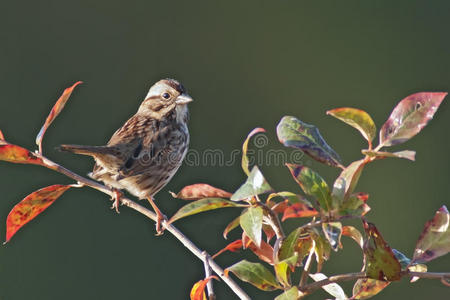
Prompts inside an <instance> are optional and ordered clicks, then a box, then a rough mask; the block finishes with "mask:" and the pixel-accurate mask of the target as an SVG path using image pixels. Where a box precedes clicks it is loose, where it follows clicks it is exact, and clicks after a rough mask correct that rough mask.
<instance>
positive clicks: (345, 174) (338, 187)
mask: <svg viewBox="0 0 450 300" xmlns="http://www.w3.org/2000/svg"><path fill="white" fill-rule="evenodd" d="M366 163H367V162H366V161H365V160H364V159H361V160H357V161H354V162H352V163H351V164H350V165H349V166H348V167H346V168H345V169H344V170H343V171H342V172H341V174H340V175H339V177H338V178H337V179H336V181H335V182H334V185H333V191H332V193H331V194H332V196H333V202H334V203H333V204H334V206H339V205H340V204H342V203H343V202H344V200H345V199H347V198H348V197H349V195H350V194H351V193H352V192H353V191H354V189H355V187H356V184H357V183H358V180H359V177H360V176H361V173H362V170H363V168H364V166H365V164H366Z"/></svg>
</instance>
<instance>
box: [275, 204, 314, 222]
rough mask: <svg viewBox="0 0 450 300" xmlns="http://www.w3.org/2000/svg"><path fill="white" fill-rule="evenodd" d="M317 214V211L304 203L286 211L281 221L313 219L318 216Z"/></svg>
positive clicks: (292, 206) (293, 205)
mask: <svg viewBox="0 0 450 300" xmlns="http://www.w3.org/2000/svg"><path fill="white" fill-rule="evenodd" d="M317 214H318V212H317V210H315V209H314V208H313V207H309V206H307V205H305V204H303V203H294V204H292V205H291V206H289V207H288V208H286V209H285V210H284V213H283V218H282V219H281V221H284V220H286V219H289V218H304V217H312V216H316V215H317Z"/></svg>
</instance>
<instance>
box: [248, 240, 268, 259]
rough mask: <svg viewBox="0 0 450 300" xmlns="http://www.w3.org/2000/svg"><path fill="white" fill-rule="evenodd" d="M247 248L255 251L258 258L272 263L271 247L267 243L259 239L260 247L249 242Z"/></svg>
mask: <svg viewBox="0 0 450 300" xmlns="http://www.w3.org/2000/svg"><path fill="white" fill-rule="evenodd" d="M248 248H249V249H250V250H252V251H253V253H255V254H256V255H257V256H258V257H259V259H261V260H262V261H265V262H266V263H268V264H270V265H273V248H272V246H270V245H269V244H268V243H266V242H264V241H261V247H259V248H258V247H257V246H256V245H255V243H253V242H251V243H250V245H248Z"/></svg>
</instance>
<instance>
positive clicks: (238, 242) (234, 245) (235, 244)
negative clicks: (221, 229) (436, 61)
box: [212, 240, 242, 258]
mask: <svg viewBox="0 0 450 300" xmlns="http://www.w3.org/2000/svg"><path fill="white" fill-rule="evenodd" d="M241 248H242V240H235V241H234V242H231V243H229V244H228V245H227V246H226V247H225V248H223V249H222V250H220V251H219V252H217V253H216V254H214V255H213V256H212V258H216V257H217V256H219V255H220V254H222V253H224V252H226V251H231V252H237V251H238V250H239V249H241Z"/></svg>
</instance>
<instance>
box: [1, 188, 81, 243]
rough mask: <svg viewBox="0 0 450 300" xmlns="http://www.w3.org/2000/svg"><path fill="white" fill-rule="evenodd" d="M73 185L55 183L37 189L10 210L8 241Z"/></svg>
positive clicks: (7, 223)
mask: <svg viewBox="0 0 450 300" xmlns="http://www.w3.org/2000/svg"><path fill="white" fill-rule="evenodd" d="M71 187H73V185H61V184H55V185H51V186H48V187H45V188H42V189H40V190H37V191H35V192H33V193H31V194H30V195H28V196H27V197H25V199H23V200H22V201H20V202H19V203H18V204H16V206H14V207H13V209H12V210H11V211H10V212H9V214H8V218H7V219H6V241H5V243H7V242H9V240H10V239H11V237H12V236H13V235H14V234H15V233H16V232H17V231H18V230H19V229H20V228H22V226H24V225H25V224H27V223H28V222H30V221H31V220H33V219H34V218H35V217H36V216H37V215H39V214H40V213H41V212H43V211H44V210H46V209H47V207H49V206H50V205H51V204H52V203H53V202H54V201H55V200H56V199H58V198H59V197H60V196H61V195H62V194H63V193H64V192H65V191H66V190H68V189H69V188H71Z"/></svg>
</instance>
